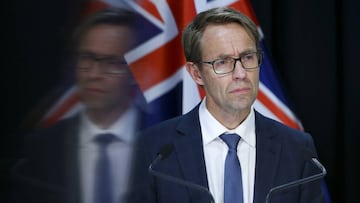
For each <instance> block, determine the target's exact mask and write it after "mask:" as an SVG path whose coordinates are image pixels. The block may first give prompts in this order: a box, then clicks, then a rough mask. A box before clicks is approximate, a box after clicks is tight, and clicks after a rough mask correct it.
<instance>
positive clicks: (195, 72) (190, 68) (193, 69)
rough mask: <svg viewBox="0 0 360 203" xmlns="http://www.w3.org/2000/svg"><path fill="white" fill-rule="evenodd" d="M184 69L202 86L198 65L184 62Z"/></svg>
mask: <svg viewBox="0 0 360 203" xmlns="http://www.w3.org/2000/svg"><path fill="white" fill-rule="evenodd" d="M185 66H186V70H187V72H188V73H189V74H190V76H191V77H192V79H193V80H194V81H195V82H196V84H198V85H200V86H203V85H204V81H203V80H202V76H201V72H200V70H199V67H198V66H197V65H196V64H194V63H193V62H186V65H185Z"/></svg>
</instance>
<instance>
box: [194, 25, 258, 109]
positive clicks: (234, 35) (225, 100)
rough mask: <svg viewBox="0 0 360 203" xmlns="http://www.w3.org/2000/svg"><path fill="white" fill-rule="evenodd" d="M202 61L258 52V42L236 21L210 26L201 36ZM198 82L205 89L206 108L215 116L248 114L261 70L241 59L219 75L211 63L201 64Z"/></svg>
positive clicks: (254, 97) (237, 56)
mask: <svg viewBox="0 0 360 203" xmlns="http://www.w3.org/2000/svg"><path fill="white" fill-rule="evenodd" d="M201 50H202V61H213V60H215V59H223V58H226V57H232V58H239V57H240V56H242V55H243V54H244V53H249V52H253V51H256V44H255V42H254V40H253V39H252V38H250V36H249V35H248V33H247V32H246V31H245V29H244V28H243V27H241V26H240V25H238V24H236V23H230V24H226V25H209V26H207V27H206V29H205V31H204V34H203V37H202V39H201ZM199 75H200V77H201V78H200V80H198V84H200V85H203V86H204V88H205V91H206V98H207V103H206V104H207V108H208V109H209V111H210V112H212V113H213V114H215V115H226V114H229V115H234V114H239V113H240V114H241V115H247V114H248V113H249V111H250V108H251V105H252V104H253V102H254V101H255V99H256V96H257V92H258V86H259V69H253V70H245V69H244V68H243V67H242V65H241V63H240V61H237V62H236V66H235V69H234V71H233V72H231V73H228V74H224V75H218V74H216V73H215V72H214V70H213V68H212V66H211V64H202V69H201V70H200V71H199Z"/></svg>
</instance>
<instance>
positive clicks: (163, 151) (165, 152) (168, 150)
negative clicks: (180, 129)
mask: <svg viewBox="0 0 360 203" xmlns="http://www.w3.org/2000/svg"><path fill="white" fill-rule="evenodd" d="M173 150H174V145H173V144H167V145H164V146H162V147H161V149H160V151H159V155H161V160H164V159H166V158H167V157H168V156H169V155H170V154H171V152H172V151H173Z"/></svg>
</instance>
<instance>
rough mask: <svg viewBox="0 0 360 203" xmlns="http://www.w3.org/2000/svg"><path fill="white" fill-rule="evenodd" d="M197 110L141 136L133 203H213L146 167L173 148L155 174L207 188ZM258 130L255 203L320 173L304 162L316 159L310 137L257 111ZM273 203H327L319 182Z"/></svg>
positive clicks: (280, 196) (275, 197)
mask: <svg viewBox="0 0 360 203" xmlns="http://www.w3.org/2000/svg"><path fill="white" fill-rule="evenodd" d="M198 109H199V105H198V106H197V107H196V108H194V109H193V110H192V111H190V112H189V113H187V114H185V115H184V116H179V117H176V118H173V119H170V120H168V121H165V122H162V123H160V124H158V125H156V126H153V127H152V128H149V129H147V130H146V131H144V132H143V134H142V135H141V139H140V142H139V146H138V147H139V148H138V154H137V159H136V162H135V169H134V173H133V175H134V176H133V184H132V187H133V188H134V191H133V192H134V193H133V194H134V195H132V196H131V197H130V200H129V202H146V203H155V202H156V203H170V202H171V203H186V202H195V203H209V202H210V198H209V196H208V195H207V194H206V193H205V192H202V191H200V190H195V189H191V188H188V187H184V186H182V185H179V184H176V183H173V182H170V181H168V180H164V179H162V178H159V177H155V176H152V175H150V174H149V172H148V166H149V164H150V163H151V162H152V161H153V160H154V159H155V157H156V156H157V154H158V153H159V150H160V149H161V148H162V147H163V146H164V145H167V144H173V145H174V150H173V152H172V153H171V154H170V155H169V157H167V158H166V159H164V160H161V161H160V162H158V163H157V164H156V165H155V166H154V170H156V171H158V172H161V173H165V174H167V175H170V176H174V177H177V178H181V179H183V180H186V181H190V182H192V183H195V184H199V185H201V186H203V187H206V188H208V182H207V174H206V167H205V161H204V152H203V145H202V136H201V128H200V122H199V116H198ZM255 125H256V169H255V185H254V202H255V203H264V202H265V199H266V195H267V193H268V192H269V190H270V189H271V188H272V187H275V186H278V185H281V184H284V183H287V182H290V181H293V180H297V179H300V178H302V177H306V176H309V175H312V174H315V173H319V172H320V170H319V169H317V168H316V167H314V166H313V165H311V164H310V163H309V161H306V160H305V157H304V150H305V149H309V150H311V151H313V153H314V154H316V151H315V147H314V143H313V140H312V138H311V136H310V135H309V134H307V133H304V132H301V131H297V130H294V129H291V128H289V127H287V126H285V125H283V124H281V123H279V122H276V121H274V120H271V119H269V118H266V117H264V116H262V115H261V114H260V113H258V112H256V111H255ZM271 202H272V203H273V202H278V203H280V202H281V203H297V202H299V203H300V202H301V203H319V202H324V195H323V192H322V189H321V181H317V182H312V183H307V184H305V185H302V186H301V187H295V188H293V189H289V190H286V191H279V192H277V193H275V194H274V195H273V196H272V200H271Z"/></svg>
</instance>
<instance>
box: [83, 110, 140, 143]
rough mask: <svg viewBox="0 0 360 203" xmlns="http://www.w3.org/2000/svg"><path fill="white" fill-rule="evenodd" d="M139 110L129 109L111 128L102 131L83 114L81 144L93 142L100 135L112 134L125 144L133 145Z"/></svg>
mask: <svg viewBox="0 0 360 203" xmlns="http://www.w3.org/2000/svg"><path fill="white" fill-rule="evenodd" d="M137 117H138V114H137V110H136V108H129V109H128V110H127V111H126V112H124V114H122V115H121V116H120V117H119V118H118V119H117V120H116V121H115V122H114V123H113V124H112V125H111V126H110V127H109V128H107V129H101V128H99V127H98V126H96V125H95V124H94V123H93V122H92V121H91V120H90V119H89V117H88V116H87V115H86V113H85V112H84V111H83V112H82V113H81V126H80V134H81V135H82V138H81V143H88V142H91V141H92V140H93V139H94V137H95V136H96V135H98V134H103V133H111V134H113V135H115V136H116V137H117V138H118V139H119V140H121V141H122V142H125V143H132V142H133V141H134V139H135V133H136V128H137Z"/></svg>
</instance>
